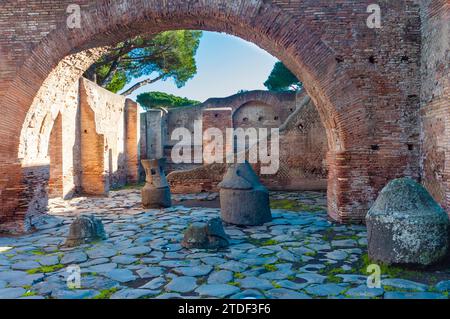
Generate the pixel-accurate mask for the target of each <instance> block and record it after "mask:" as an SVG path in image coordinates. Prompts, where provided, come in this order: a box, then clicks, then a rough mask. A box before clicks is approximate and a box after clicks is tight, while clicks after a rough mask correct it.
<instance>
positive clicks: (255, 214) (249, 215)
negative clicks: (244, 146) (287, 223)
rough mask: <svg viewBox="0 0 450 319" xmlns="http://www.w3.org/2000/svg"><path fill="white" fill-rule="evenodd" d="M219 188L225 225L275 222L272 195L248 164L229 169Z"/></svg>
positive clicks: (254, 224) (236, 165)
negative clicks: (270, 200)
mask: <svg viewBox="0 0 450 319" xmlns="http://www.w3.org/2000/svg"><path fill="white" fill-rule="evenodd" d="M219 187H220V207H221V217H222V220H223V221H225V222H227V223H230V224H235V225H241V226H257V225H263V224H264V223H267V222H270V221H271V220H272V214H271V212H270V203H269V191H268V190H267V188H265V187H264V186H263V185H262V184H261V183H260V182H259V179H258V176H257V175H256V173H255V172H254V171H253V169H252V167H251V166H250V164H249V163H248V162H247V161H246V162H245V163H242V164H232V165H230V167H229V168H228V171H227V173H226V174H225V176H224V178H223V180H222V182H221V183H220V184H219Z"/></svg>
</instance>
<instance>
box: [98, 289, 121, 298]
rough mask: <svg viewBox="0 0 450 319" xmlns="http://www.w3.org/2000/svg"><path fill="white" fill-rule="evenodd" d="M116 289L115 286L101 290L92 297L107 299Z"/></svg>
mask: <svg viewBox="0 0 450 319" xmlns="http://www.w3.org/2000/svg"><path fill="white" fill-rule="evenodd" d="M118 290H119V288H117V287H113V288H110V289H104V290H101V291H100V293H99V294H98V295H97V296H95V297H94V298H92V299H109V298H111V296H112V295H113V294H114V293H116V292H117V291H118Z"/></svg>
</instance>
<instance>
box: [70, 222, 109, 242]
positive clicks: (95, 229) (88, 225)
mask: <svg viewBox="0 0 450 319" xmlns="http://www.w3.org/2000/svg"><path fill="white" fill-rule="evenodd" d="M104 239H106V233H105V229H104V228H103V223H102V221H101V220H100V219H98V218H95V217H94V216H92V215H81V216H78V217H77V218H76V219H75V220H74V221H73V222H72V224H71V225H70V230H69V235H68V236H67V239H66V242H65V243H64V246H65V247H75V246H79V245H83V244H87V243H90V242H93V241H96V240H104Z"/></svg>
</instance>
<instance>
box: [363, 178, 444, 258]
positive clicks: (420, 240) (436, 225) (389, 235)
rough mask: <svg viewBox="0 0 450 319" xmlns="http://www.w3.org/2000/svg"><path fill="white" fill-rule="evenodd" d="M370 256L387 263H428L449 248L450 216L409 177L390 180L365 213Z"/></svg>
mask: <svg viewBox="0 0 450 319" xmlns="http://www.w3.org/2000/svg"><path fill="white" fill-rule="evenodd" d="M366 222H367V229H368V249H369V257H370V259H372V260H374V261H379V262H383V263H385V264H389V265H390V264H405V265H419V266H427V265H431V264H433V263H436V262H438V261H439V260H441V259H442V258H444V257H445V255H446V254H447V251H448V246H449V243H448V234H449V218H448V216H447V214H446V212H445V211H444V210H443V209H442V208H441V207H440V206H439V205H438V204H437V203H436V202H435V201H434V199H433V198H432V197H431V195H430V194H429V193H428V192H427V190H426V189H425V188H424V187H423V186H422V185H420V184H418V183H416V182H415V181H414V180H412V179H410V178H401V179H396V180H393V181H391V182H390V183H389V184H388V185H387V186H386V187H385V188H384V189H383V190H382V191H381V193H380V195H379V196H378V198H377V200H376V201H375V204H374V205H373V206H372V208H371V209H370V210H369V212H368V214H367V216H366Z"/></svg>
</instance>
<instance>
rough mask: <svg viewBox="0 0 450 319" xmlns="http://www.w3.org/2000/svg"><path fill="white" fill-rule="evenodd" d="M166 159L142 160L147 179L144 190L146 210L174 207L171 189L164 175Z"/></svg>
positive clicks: (143, 198) (143, 199)
mask: <svg viewBox="0 0 450 319" xmlns="http://www.w3.org/2000/svg"><path fill="white" fill-rule="evenodd" d="M164 165H165V160H164V159H162V158H161V159H153V160H142V166H143V167H144V170H145V174H146V179H145V186H144V187H143V188H142V192H141V193H142V205H143V206H144V207H145V208H162V207H170V206H172V200H171V196H170V188H169V184H168V183H167V179H166V175H165V173H164Z"/></svg>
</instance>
